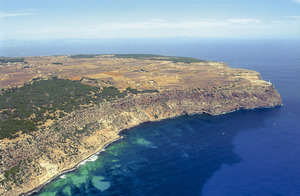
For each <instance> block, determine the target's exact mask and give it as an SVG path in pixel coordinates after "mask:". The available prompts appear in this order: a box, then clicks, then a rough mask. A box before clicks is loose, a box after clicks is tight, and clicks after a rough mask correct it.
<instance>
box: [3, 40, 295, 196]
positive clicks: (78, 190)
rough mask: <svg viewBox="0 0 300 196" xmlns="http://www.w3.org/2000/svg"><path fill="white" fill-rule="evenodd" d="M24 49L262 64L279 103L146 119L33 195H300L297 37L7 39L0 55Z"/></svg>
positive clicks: (250, 65) (31, 52) (33, 52)
mask: <svg viewBox="0 0 300 196" xmlns="http://www.w3.org/2000/svg"><path fill="white" fill-rule="evenodd" d="M105 44H106V45H105ZM2 51H4V50H2ZM22 51H26V53H27V55H39V54H41V53H43V54H48V55H51V54H68V53H71V54H76V53H156V54H163V55H174V56H176V55H179V56H191V57H196V58H200V59H207V60H215V61H224V62H228V63H229V65H230V66H231V67H241V68H248V69H253V70H256V71H259V72H260V73H261V74H262V78H263V79H265V80H267V81H269V80H270V81H271V82H272V83H273V84H274V85H275V87H276V88H277V89H278V90H279V92H280V94H281V96H282V99H283V103H284V105H283V106H282V107H277V108H272V109H259V110H252V111H237V112H234V113H230V114H225V115H220V116H208V115H193V116H182V117H178V118H175V119H169V120H164V121H161V122H154V123H146V124H143V125H141V126H138V127H136V128H134V129H130V130H127V131H125V132H123V133H122V135H123V136H124V139H122V140H120V141H118V142H116V143H114V144H111V145H110V146H109V147H107V149H106V150H105V151H104V152H101V153H100V155H99V157H98V158H97V160H95V161H94V162H88V163H86V164H84V165H82V166H80V167H79V168H78V169H77V170H75V171H73V172H71V173H69V174H65V175H63V176H62V177H59V178H57V179H56V180H54V181H53V182H51V183H50V184H48V185H47V186H45V187H44V188H43V189H42V190H41V191H40V192H39V193H38V194H37V195H167V194H169V195H209V196H210V195H300V188H299V187H300V186H299V184H300V178H299V174H300V170H299V165H300V156H299V154H300V123H299V122H300V103H299V97H300V91H299V89H300V77H299V76H300V42H299V40H298V41H297V40H190V39H185V40H158V41H157V42H154V41H153V40H152V41H151V40H150V41H149V40H148V41H147V40H146V41H142V42H141V40H138V41H134V40H127V41H123V42H118V41H116V42H114V43H112V44H111V45H110V44H108V43H102V44H101V43H100V41H99V42H87V43H80V44H78V47H77V45H76V43H72V44H70V43H69V44H68V43H63V42H54V43H52V44H50V45H47V46H46V45H43V44H40V45H34V46H29V45H26V44H25V45H23V46H18V48H15V50H14V48H13V46H11V47H10V48H8V49H7V50H5V52H6V54H7V55H5V53H4V55H3V54H2V56H19V55H20V54H21V52H22ZM0 52H1V49H0ZM24 55H26V54H24Z"/></svg>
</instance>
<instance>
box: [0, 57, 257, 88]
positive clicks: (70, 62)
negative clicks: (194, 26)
mask: <svg viewBox="0 0 300 196" xmlns="http://www.w3.org/2000/svg"><path fill="white" fill-rule="evenodd" d="M24 61H25V62H26V63H25V62H15V63H2V64H0V87H1V88H4V89H6V88H9V87H14V86H21V85H23V84H24V83H29V82H30V81H32V79H34V78H38V77H39V78H43V79H47V78H50V77H52V76H57V77H59V78H66V79H71V80H81V79H82V78H83V77H85V78H90V79H93V80H95V81H97V82H96V83H95V84H92V85H98V86H103V85H104V86H110V85H113V86H116V87H117V88H119V89H126V88H127V87H131V88H136V89H138V90H145V89H152V90H153V89H157V90H166V89H186V88H209V87H212V86H214V87H218V86H225V85H226V84H227V83H228V84H235V83H238V84H247V83H249V82H252V83H253V82H256V81H259V77H260V76H259V74H258V73H257V72H255V71H250V70H242V69H231V68H228V66H227V64H225V63H219V62H207V61H203V62H192V63H182V62H173V61H170V60H169V59H168V57H164V58H162V57H152V58H151V59H150V58H125V57H119V56H115V55H99V56H95V57H93V58H84V57H83V58H70V56H40V57H25V58H24ZM260 82H261V81H260Z"/></svg>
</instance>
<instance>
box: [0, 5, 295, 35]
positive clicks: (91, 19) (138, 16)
mask: <svg viewBox="0 0 300 196" xmlns="http://www.w3.org/2000/svg"><path fill="white" fill-rule="evenodd" d="M106 38H250V39H252V38H275V39H295V38H296V39H300V0H51V1H46V0H0V40H2V41H3V40H51V39H106Z"/></svg>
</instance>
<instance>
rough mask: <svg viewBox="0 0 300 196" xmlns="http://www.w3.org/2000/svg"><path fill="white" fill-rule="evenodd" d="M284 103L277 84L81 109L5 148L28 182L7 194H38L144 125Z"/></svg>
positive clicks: (197, 91)
mask: <svg viewBox="0 0 300 196" xmlns="http://www.w3.org/2000/svg"><path fill="white" fill-rule="evenodd" d="M281 104H282V101H281V98H280V95H279V94H278V92H277V90H276V89H275V88H274V87H273V86H272V85H251V84H249V85H234V86H226V87H222V88H211V89H189V90H188V89H187V90H172V91H163V92H160V93H146V94H138V95H131V96H127V97H126V98H123V99H118V100H115V101H112V102H103V103H101V104H99V105H95V106H93V107H90V108H86V109H82V110H77V111H74V112H72V113H70V114H69V115H67V116H65V117H63V118H62V119H60V120H58V121H57V122H56V123H54V124H53V125H51V126H50V127H49V128H46V129H45V130H40V131H38V132H36V133H34V134H32V135H23V136H22V137H19V138H17V139H15V140H9V141H5V142H3V143H2V145H1V149H2V151H1V153H2V154H6V156H8V157H9V156H10V157H11V162H6V163H4V165H5V164H12V163H13V162H14V161H15V162H16V161H19V163H20V162H21V165H20V168H21V169H22V171H20V172H19V173H17V176H16V179H18V181H19V182H22V183H17V184H16V183H10V184H9V183H7V184H5V186H4V187H2V189H1V194H3V195H22V194H25V193H26V194H29V193H32V192H33V191H34V190H37V188H41V187H42V186H43V185H44V184H46V183H48V182H49V180H51V179H54V178H56V177H58V176H59V175H61V174H62V173H63V172H66V171H69V170H70V169H72V168H76V167H77V166H78V164H79V163H80V162H82V161H83V160H85V159H87V158H88V157H90V156H92V155H93V154H95V153H97V152H99V151H100V150H101V149H103V148H104V147H105V146H107V145H108V144H110V143H112V142H114V141H116V140H117V139H119V137H120V136H119V133H120V132H121V131H123V130H126V129H130V128H132V127H134V126H137V125H139V124H141V123H145V122H149V121H158V120H163V119H166V118H174V117H176V116H180V115H185V114H188V115H190V114H202V113H207V114H211V115H217V114H223V113H228V112H232V111H235V110H239V109H255V108H268V107H275V106H280V105H281ZM12 149H13V150H12ZM20 155H23V156H22V157H20ZM9 187H10V188H9Z"/></svg>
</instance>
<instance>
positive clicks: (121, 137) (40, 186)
mask: <svg viewBox="0 0 300 196" xmlns="http://www.w3.org/2000/svg"><path fill="white" fill-rule="evenodd" d="M282 106H283V104H281V105H278V106H275V107H282ZM270 108H272V107H254V108H249V109H236V110H232V111H228V112H221V113H217V114H210V113H205V112H202V113H189V114H178V115H175V116H172V117H165V118H160V119H153V120H150V121H146V122H141V123H139V124H137V125H135V126H131V127H128V128H124V129H122V130H120V131H119V132H118V133H117V135H118V137H117V138H115V139H113V140H111V141H108V142H107V143H104V144H103V145H102V146H101V147H100V148H99V149H97V150H96V151H94V152H93V153H91V154H89V155H88V156H87V157H86V158H84V159H82V160H80V161H79V162H78V163H76V165H75V166H74V167H71V168H69V169H66V170H64V171H62V172H60V173H59V174H57V175H55V176H53V177H52V178H50V179H49V180H47V182H45V183H43V184H41V185H39V186H38V187H36V188H34V189H33V190H31V191H28V192H26V193H23V194H21V195H22V196H23V195H24V196H30V195H32V194H34V193H38V192H39V191H40V190H41V189H42V188H43V187H44V186H46V185H47V184H49V183H50V182H52V181H53V180H55V179H56V178H58V177H60V176H62V175H64V174H67V173H70V172H72V171H75V170H76V169H78V168H79V167H80V165H82V163H84V162H86V161H87V160H88V159H89V158H91V157H92V156H94V155H98V154H99V155H100V154H101V152H102V151H103V150H105V148H106V147H108V146H109V145H110V144H113V143H115V142H117V141H119V140H121V139H123V138H124V137H123V136H120V135H119V134H120V133H121V132H123V131H126V130H129V129H132V128H134V127H137V126H140V125H142V124H144V123H147V122H150V123H151V122H159V121H162V120H166V119H173V118H177V117H180V116H183V115H188V116H192V115H201V114H208V115H211V116H218V115H225V114H228V113H233V112H236V111H240V110H247V111H249V110H255V109H270ZM87 162H88V161H87Z"/></svg>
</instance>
